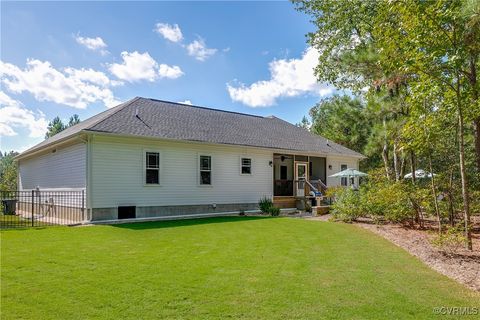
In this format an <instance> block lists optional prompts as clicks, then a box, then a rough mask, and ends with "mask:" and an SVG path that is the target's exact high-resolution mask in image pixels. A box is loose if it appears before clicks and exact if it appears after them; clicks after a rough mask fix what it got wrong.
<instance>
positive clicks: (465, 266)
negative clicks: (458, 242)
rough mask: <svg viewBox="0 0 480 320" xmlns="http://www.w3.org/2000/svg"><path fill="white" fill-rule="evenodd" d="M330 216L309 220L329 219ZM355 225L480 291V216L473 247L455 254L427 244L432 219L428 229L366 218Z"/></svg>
mask: <svg viewBox="0 0 480 320" xmlns="http://www.w3.org/2000/svg"><path fill="white" fill-rule="evenodd" d="M330 217H331V215H325V216H321V217H312V218H310V219H314V220H321V221H328V220H329V218H330ZM355 225H357V226H359V227H361V228H364V229H367V230H370V231H372V232H374V233H376V234H378V235H380V236H382V237H384V238H386V239H387V240H389V241H391V242H392V243H394V244H396V245H397V246H399V247H401V248H403V249H405V250H406V251H408V252H409V253H410V254H412V255H414V256H415V257H417V258H419V259H420V260H422V261H423V262H424V263H426V264H427V265H428V266H430V267H431V268H432V269H434V270H436V271H438V272H440V273H441V274H444V275H446V276H447V277H450V278H452V279H454V280H456V281H458V282H460V283H462V284H464V285H465V286H467V287H469V288H471V289H473V290H476V291H480V217H474V232H473V233H472V240H473V241H472V243H473V250H472V251H469V250H466V249H463V248H460V249H458V250H456V251H455V253H445V252H442V251H441V250H440V249H438V248H437V247H435V246H433V245H432V244H431V243H430V240H431V238H432V237H433V232H432V231H433V229H434V222H432V223H431V224H430V225H429V224H427V229H411V228H406V227H404V226H402V225H398V224H384V225H376V224H374V223H372V222H371V221H369V220H363V221H359V222H356V223H355Z"/></svg>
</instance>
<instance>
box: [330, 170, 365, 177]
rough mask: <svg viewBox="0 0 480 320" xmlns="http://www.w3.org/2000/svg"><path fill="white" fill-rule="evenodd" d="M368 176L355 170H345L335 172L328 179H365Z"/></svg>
mask: <svg viewBox="0 0 480 320" xmlns="http://www.w3.org/2000/svg"><path fill="white" fill-rule="evenodd" d="M366 176H368V174H366V173H364V172H361V171H358V170H355V169H351V168H349V169H345V170H343V171H340V172H337V173H335V174H332V175H331V176H329V178H350V177H366Z"/></svg>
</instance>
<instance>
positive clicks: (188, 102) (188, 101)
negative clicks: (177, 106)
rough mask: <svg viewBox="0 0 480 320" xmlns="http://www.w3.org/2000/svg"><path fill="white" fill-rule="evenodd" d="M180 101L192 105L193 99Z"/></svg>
mask: <svg viewBox="0 0 480 320" xmlns="http://www.w3.org/2000/svg"><path fill="white" fill-rule="evenodd" d="M178 103H183V104H189V105H192V101H190V100H183V101H178Z"/></svg>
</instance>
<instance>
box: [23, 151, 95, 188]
mask: <svg viewBox="0 0 480 320" xmlns="http://www.w3.org/2000/svg"><path fill="white" fill-rule="evenodd" d="M55 150H56V151H55V152H52V151H48V152H45V153H43V154H40V155H35V156H32V157H31V158H27V159H21V160H19V162H18V172H19V173H18V175H19V177H18V180H19V188H20V190H31V189H35V188H36V187H39V188H40V189H64V190H68V189H84V188H85V186H86V177H87V175H86V153H87V152H86V150H87V149H86V145H85V144H84V143H77V144H74V145H70V146H68V147H59V148H56V149H55Z"/></svg>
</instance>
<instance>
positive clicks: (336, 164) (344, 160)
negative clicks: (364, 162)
mask: <svg viewBox="0 0 480 320" xmlns="http://www.w3.org/2000/svg"><path fill="white" fill-rule="evenodd" d="M342 165H346V166H347V168H352V169H357V170H358V159H356V158H351V157H337V156H327V186H329V187H335V186H340V185H341V183H342V179H341V178H330V177H329V176H330V175H332V174H335V173H337V172H340V171H342ZM329 166H332V169H330V168H329ZM355 180H356V182H355V183H358V178H356V179H355Z"/></svg>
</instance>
